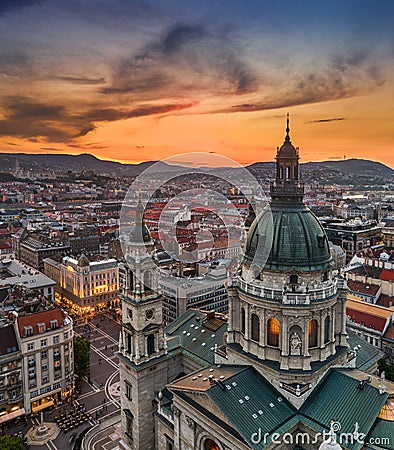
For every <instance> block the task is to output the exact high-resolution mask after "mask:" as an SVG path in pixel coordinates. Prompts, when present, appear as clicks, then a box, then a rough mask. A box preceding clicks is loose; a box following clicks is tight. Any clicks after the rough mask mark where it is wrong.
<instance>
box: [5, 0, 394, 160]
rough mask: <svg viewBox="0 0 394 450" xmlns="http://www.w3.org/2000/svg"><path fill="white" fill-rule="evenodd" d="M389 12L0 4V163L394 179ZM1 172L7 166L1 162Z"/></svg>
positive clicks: (361, 0) (238, 4) (88, 2)
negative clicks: (188, 165)
mask: <svg viewBox="0 0 394 450" xmlns="http://www.w3.org/2000/svg"><path fill="white" fill-rule="evenodd" d="M393 23H394V1H392V0H330V1H316V0H311V1H306V0H304V1H297V0H293V1H285V0H284V1H278V2H274V1H272V0H269V1H265V0H247V1H246V0H244V1H240V0H238V1H236V0H220V1H219V0H177V1H176V0H162V1H158V0H157V1H133V0H18V1H17V0H1V1H0V151H1V152H30V153H54V152H63V153H73V154H78V153H92V154H94V155H96V156H98V157H99V158H104V159H114V160H119V161H129V162H139V161H144V160H158V159H162V158H166V157H168V156H171V155H175V154H179V153H185V152H192V151H200V152H217V153H219V154H223V155H225V156H227V157H229V158H232V159H235V160H236V161H238V162H239V163H241V164H249V163H252V162H254V161H268V160H272V159H273V158H274V155H275V149H276V146H277V145H280V144H281V142H282V141H283V138H284V134H285V131H284V129H285V118H286V112H290V116H291V136H292V141H293V143H294V144H295V145H297V146H300V151H301V157H302V161H303V162H305V161H311V160H315V161H318V160H324V159H333V158H344V157H346V158H353V157H357V158H369V159H374V160H378V161H381V162H384V163H386V164H388V165H391V166H392V167H394V126H393V121H394V101H393V99H394V76H393V74H394V26H393ZM0 163H1V156H0Z"/></svg>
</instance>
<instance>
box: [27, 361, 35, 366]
mask: <svg viewBox="0 0 394 450" xmlns="http://www.w3.org/2000/svg"><path fill="white" fill-rule="evenodd" d="M27 365H28V366H29V367H34V366H35V365H36V360H35V359H33V360H30V361H28V363H27Z"/></svg>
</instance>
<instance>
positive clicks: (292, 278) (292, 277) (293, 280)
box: [290, 275, 298, 284]
mask: <svg viewBox="0 0 394 450" xmlns="http://www.w3.org/2000/svg"><path fill="white" fill-rule="evenodd" d="M290 284H298V277H297V275H290Z"/></svg>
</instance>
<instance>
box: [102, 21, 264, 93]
mask: <svg viewBox="0 0 394 450" xmlns="http://www.w3.org/2000/svg"><path fill="white" fill-rule="evenodd" d="M240 53H241V52H240V50H239V49H238V48H237V44H236V42H235V40H234V37H233V36H232V35H231V33H230V32H229V31H220V30H215V31H210V30H208V29H207V28H205V27H203V26H202V25H189V24H176V25H174V26H172V27H171V28H170V29H169V30H167V32H166V33H164V34H163V35H161V36H160V38H158V39H156V40H155V41H153V42H151V43H149V44H148V45H146V46H145V47H144V48H143V49H141V50H140V51H139V52H138V53H136V54H134V55H132V56H131V57H130V58H127V59H122V61H121V62H120V63H119V65H118V67H117V69H116V71H115V72H114V74H113V80H112V84H111V86H109V87H107V88H104V89H103V92H104V93H131V94H134V95H135V96H136V95H138V94H142V95H144V98H147V99H151V100H154V99H157V98H159V97H162V96H163V95H165V94H166V93H170V94H171V96H176V97H180V96H182V97H184V96H185V95H189V96H190V95H193V94H195V93H200V94H201V93H202V92H204V95H206V94H207V93H211V94H220V95H240V94H245V93H250V92H255V91H256V90H257V89H258V82H257V78H256V75H255V73H254V71H253V70H252V69H251V67H250V66H249V65H248V64H247V63H246V62H245V61H243V60H242V58H241V56H240Z"/></svg>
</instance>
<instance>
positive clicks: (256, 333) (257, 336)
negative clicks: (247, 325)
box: [251, 314, 260, 342]
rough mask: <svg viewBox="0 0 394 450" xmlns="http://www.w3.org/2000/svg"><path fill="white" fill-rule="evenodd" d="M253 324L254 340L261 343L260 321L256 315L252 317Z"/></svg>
mask: <svg viewBox="0 0 394 450" xmlns="http://www.w3.org/2000/svg"><path fill="white" fill-rule="evenodd" d="M251 322H252V340H253V341H257V342H259V340H260V319H259V318H258V316H257V315H256V314H252V316H251Z"/></svg>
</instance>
